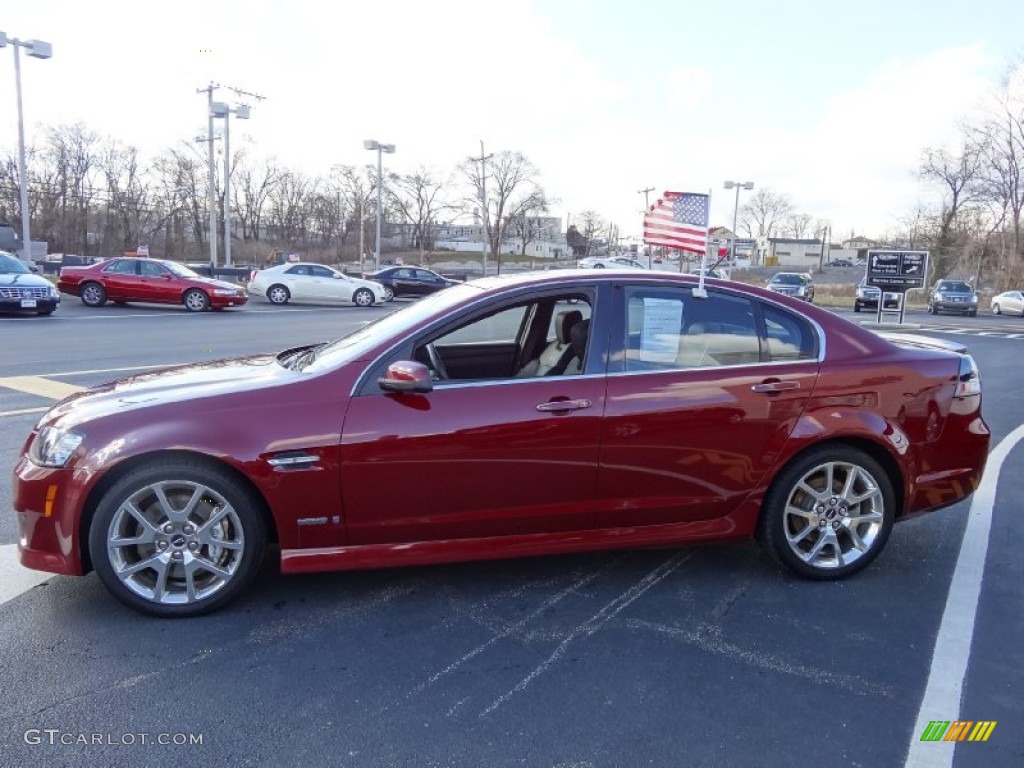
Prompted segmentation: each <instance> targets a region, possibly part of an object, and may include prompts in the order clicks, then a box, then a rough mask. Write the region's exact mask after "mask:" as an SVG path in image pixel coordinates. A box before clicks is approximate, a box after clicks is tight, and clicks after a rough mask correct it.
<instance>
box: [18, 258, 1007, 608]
mask: <svg viewBox="0 0 1024 768" xmlns="http://www.w3.org/2000/svg"><path fill="white" fill-rule="evenodd" d="M699 293H700V292H699V291H697V290H696V279H695V278H693V277H689V276H682V275H673V274H669V273H657V272H655V273H651V272H640V271H629V272H622V271H613V270H599V271H588V272H586V273H580V272H578V271H569V272H566V271H563V272H545V273H534V274H530V275H521V276H515V277H499V278H487V279H483V280H477V281H474V282H471V283H466V284H461V285H457V286H454V287H451V288H448V289H446V290H444V291H440V292H438V293H436V294H433V295H431V296H428V297H426V298H424V299H423V300H421V301H419V302H417V303H416V304H413V305H410V306H408V307H406V308H404V309H402V310H401V311H398V312H395V313H393V314H390V315H387V316H385V317H382V318H380V319H378V320H377V321H375V322H373V323H371V324H369V325H366V326H365V327H362V328H360V329H358V330H356V331H353V332H352V333H350V334H349V335H347V336H345V337H343V338H341V339H338V340H337V341H334V342H332V343H324V344H316V345H311V346H306V347H300V348H295V349H289V350H286V351H284V352H281V353H280V354H277V355H271V354H268V355H262V356H256V357H246V358H239V359H234V360H221V361H216V362H209V363H203V364H198V365H190V366H183V367H177V368H171V369H166V370H162V371H157V372H152V373H145V374H142V375H138V376H134V377H132V378H128V379H124V380H121V381H118V382H113V383H110V384H106V385H102V386H99V387H96V388H93V389H92V390H88V391H85V392H81V393H78V394H75V395H72V396H70V397H68V398H66V399H65V400H63V401H62V402H60V403H58V404H57V405H55V406H54V407H53V408H52V409H51V410H50V411H49V412H48V413H47V414H46V415H44V416H43V418H42V419H41V420H40V421H39V423H38V424H37V426H36V428H35V429H34V430H33V432H32V434H31V436H30V437H29V439H28V440H27V442H26V443H25V446H24V448H23V451H22V455H21V458H20V460H19V461H18V464H17V467H16V469H15V476H14V506H15V510H16V512H17V519H18V527H19V531H20V535H19V547H20V552H21V562H22V563H23V564H24V565H26V566H28V567H29V568H36V569H40V570H44V571H52V572H54V573H61V574H75V575H77V574H83V573H86V572H88V571H89V570H95V571H96V572H97V573H98V575H99V577H100V579H101V580H102V581H103V582H104V584H105V585H106V586H107V587H108V588H109V590H110V591H111V592H112V593H113V594H114V595H115V596H117V597H118V598H119V599H120V600H122V601H123V602H125V603H126V604H128V605H130V606H132V607H134V608H137V609H140V610H142V611H145V612H148V613H152V614H157V615H163V616H185V615H192V614H197V613H201V612H204V611H208V610H211V609H213V608H216V607H218V606H220V605H223V604H224V603H225V602H226V601H228V600H229V599H230V598H232V597H234V596H235V595H237V594H238V593H239V592H240V591H241V590H242V589H243V587H245V585H246V584H247V583H249V581H250V580H251V579H252V578H253V575H254V574H255V572H256V570H257V568H258V567H259V565H260V563H261V561H262V558H263V555H264V552H265V549H266V548H267V545H268V544H269V543H271V542H276V543H277V544H278V545H279V546H280V565H281V568H282V570H283V571H285V572H288V573H301V572H309V571H330V570H345V569H355V568H369V567H382V566H405V565H417V564H425V563H441V562H452V561H461V560H472V559H486V558H507V557H520V556H524V555H542V554H551V553H557V552H579V551H586V550H600V549H611V548H616V547H643V546H649V545H666V544H671V545H676V544H684V543H688V542H695V541H704V540H711V539H736V538H742V537H749V536H754V535H756V536H757V537H758V538H759V539H760V540H761V541H762V543H763V544H764V545H765V547H766V548H767V550H768V551H769V552H770V553H771V554H772V555H774V556H775V557H776V558H777V559H778V560H779V561H780V562H781V563H783V564H784V565H785V566H787V567H788V568H790V569H791V570H793V571H795V572H796V573H798V574H800V575H802V576H806V577H809V578H812V579H837V578H841V577H844V576H848V575H850V574H853V573H855V572H857V571H859V570H860V569H861V568H863V567H864V566H865V565H867V564H868V563H869V562H870V561H871V560H872V559H874V558H875V557H876V556H877V555H878V554H879V552H880V551H881V550H882V548H883V547H884V546H885V543H886V540H887V539H888V537H889V532H890V530H891V528H892V525H893V523H894V522H896V521H898V520H903V519H906V518H908V517H911V516H913V515H916V514H919V513H922V512H927V511H930V510H935V509H940V508H942V507H945V506H948V505H951V504H955V503H956V502H958V501H961V500H963V499H965V498H967V497H968V496H969V495H970V494H971V493H972V492H973V491H974V490H975V488H976V487H977V486H978V483H979V481H980V479H981V475H982V470H983V468H984V465H985V459H986V456H987V452H988V445H989V430H988V427H987V426H986V424H985V421H984V420H983V418H982V414H981V382H980V379H979V376H978V371H977V368H976V366H975V364H974V361H973V359H972V358H971V357H970V356H969V355H966V354H962V353H958V352H956V351H952V350H951V349H949V348H948V347H943V346H941V345H937V346H935V347H929V346H928V345H927V340H926V339H923V338H922V337H919V338H917V339H915V340H913V344H912V345H909V346H899V345H897V344H896V343H893V342H892V341H890V340H887V339H884V338H882V337H880V336H878V335H876V334H874V333H872V332H871V331H869V330H866V329H864V328H861V327H859V326H857V325H853V324H852V323H850V322H848V321H846V320H844V319H842V318H840V317H837V316H835V315H832V314H830V313H828V312H826V311H824V310H821V309H818V308H817V307H814V306H809V305H807V304H806V303H804V302H802V301H799V300H797V299H793V298H789V297H785V296H781V295H779V294H776V293H771V292H769V291H766V290H763V289H760V288H755V287H751V286H746V285H741V284H739V283H733V282H725V281H715V280H708V281H707V285H706V295H704V296H700V295H698V294H699Z"/></svg>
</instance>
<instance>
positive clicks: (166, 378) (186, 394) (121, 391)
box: [39, 347, 306, 428]
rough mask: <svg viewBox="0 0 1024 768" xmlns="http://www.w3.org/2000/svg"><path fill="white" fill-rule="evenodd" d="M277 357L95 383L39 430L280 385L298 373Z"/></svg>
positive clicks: (59, 408)
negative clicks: (97, 384)
mask: <svg viewBox="0 0 1024 768" xmlns="http://www.w3.org/2000/svg"><path fill="white" fill-rule="evenodd" d="M305 348H306V347H299V348H296V349H294V350H288V352H294V351H299V350H301V349H305ZM284 354H286V353H285V352H282V353H281V355H280V356H283V355H284ZM278 357H279V355H253V356H249V357H238V358H228V359H224V360H212V361H209V362H205V363H197V364H193V365H181V366H176V367H173V368H162V369H159V370H156V371H150V372H147V373H141V374H138V375H136V376H131V377H129V378H125V379H119V380H117V381H112V382H109V383H107V384H101V385H99V386H96V387H92V388H91V389H86V390H83V391H81V392H76V393H75V394H73V395H70V396H68V397H66V398H65V399H63V400H61V401H60V402H59V403H57V405H55V406H54V407H53V408H51V409H50V410H49V411H48V412H47V413H46V415H45V416H44V417H43V419H42V420H41V421H40V422H39V426H47V425H55V426H61V427H67V428H70V427H74V426H76V425H78V424H82V423H84V422H87V421H90V420H92V419H96V418H101V417H103V416H108V415H111V414H114V413H124V412H126V411H133V410H139V409H143V408H152V407H155V406H159V405H165V404H168V403H181V402H184V401H199V400H202V399H205V398H210V397H216V396H219V395H226V394H238V393H244V392H250V391H253V390H258V389H268V388H272V387H277V386H282V385H284V384H288V383H290V382H293V381H295V380H296V379H297V378H299V377H301V376H302V375H303V374H302V373H300V372H298V371H294V370H291V369H289V368H285V367H284V366H282V365H281V364H280V363H279V362H278Z"/></svg>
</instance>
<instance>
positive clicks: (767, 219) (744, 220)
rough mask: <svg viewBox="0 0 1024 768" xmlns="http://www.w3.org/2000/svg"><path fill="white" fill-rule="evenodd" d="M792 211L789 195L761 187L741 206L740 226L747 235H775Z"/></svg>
mask: <svg viewBox="0 0 1024 768" xmlns="http://www.w3.org/2000/svg"><path fill="white" fill-rule="evenodd" d="M792 213H793V204H792V203H791V202H790V201H789V198H788V197H786V196H785V195H784V194H782V193H778V192H772V191H771V190H770V189H768V188H767V187H761V188H760V189H758V190H757V191H756V192H755V193H754V194H753V195H751V196H750V198H749V199H748V200H747V202H746V203H744V204H743V205H742V206H741V207H740V226H742V227H743V228H744V229H745V230H746V231H747V237H773V236H774V235H775V233H776V231H777V230H778V229H779V227H780V226H781V225H782V223H783V222H785V221H786V220H787V218H788V217H789V216H790V215H791V214H792Z"/></svg>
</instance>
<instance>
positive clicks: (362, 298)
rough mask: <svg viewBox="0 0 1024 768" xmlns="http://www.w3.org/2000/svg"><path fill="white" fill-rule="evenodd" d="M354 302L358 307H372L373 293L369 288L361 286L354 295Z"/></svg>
mask: <svg viewBox="0 0 1024 768" xmlns="http://www.w3.org/2000/svg"><path fill="white" fill-rule="evenodd" d="M352 303H353V304H355V305H356V306H357V307H372V306H373V293H372V292H371V291H370V289H368V288H360V289H359V290H358V291H356V292H355V293H354V294H353V295H352Z"/></svg>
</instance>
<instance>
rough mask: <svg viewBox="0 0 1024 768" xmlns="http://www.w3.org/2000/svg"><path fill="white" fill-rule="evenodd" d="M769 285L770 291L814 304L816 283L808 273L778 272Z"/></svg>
mask: <svg viewBox="0 0 1024 768" xmlns="http://www.w3.org/2000/svg"><path fill="white" fill-rule="evenodd" d="M767 285H768V290H769V291H773V292H775V293H781V294H782V295H784V296H793V297H795V298H798V299H803V300H804V301H806V302H808V303H813V302H814V281H813V280H812V279H811V276H810V275H808V274H807V273H806V272H776V273H775V274H774V275H772V279H771V280H769V281H768V284H767Z"/></svg>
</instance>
